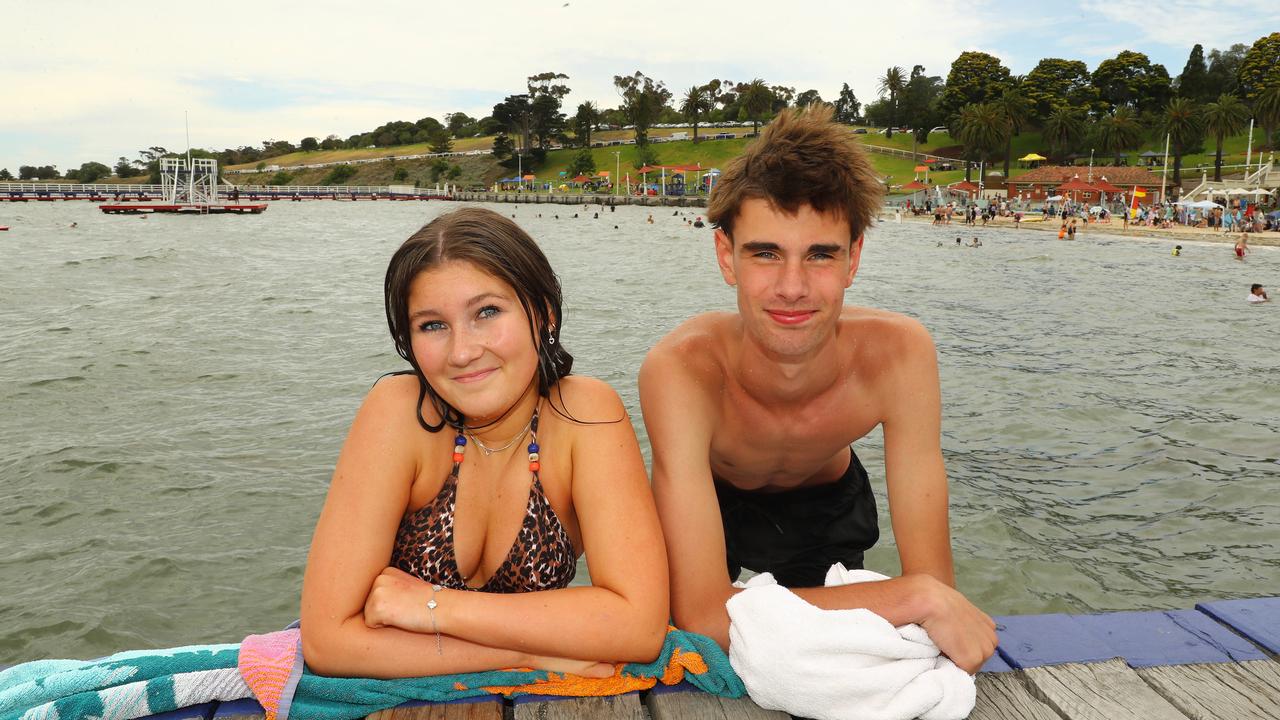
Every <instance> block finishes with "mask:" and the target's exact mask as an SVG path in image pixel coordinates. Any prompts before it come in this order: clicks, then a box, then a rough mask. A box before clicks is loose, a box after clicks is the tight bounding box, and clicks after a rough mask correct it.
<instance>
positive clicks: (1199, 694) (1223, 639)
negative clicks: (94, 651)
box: [150, 597, 1280, 720]
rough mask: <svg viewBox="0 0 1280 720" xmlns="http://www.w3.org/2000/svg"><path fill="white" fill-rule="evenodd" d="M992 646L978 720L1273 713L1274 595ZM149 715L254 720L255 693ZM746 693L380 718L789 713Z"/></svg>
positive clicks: (1276, 670)
mask: <svg viewBox="0 0 1280 720" xmlns="http://www.w3.org/2000/svg"><path fill="white" fill-rule="evenodd" d="M996 622H997V631H998V633H999V638H1000V646H999V648H998V652H997V654H996V655H995V656H993V657H992V658H991V659H990V660H989V661H988V662H987V664H986V665H985V666H984V667H983V668H982V671H981V672H980V673H979V674H978V676H977V703H976V705H975V707H974V710H973V713H972V714H971V715H970V716H969V717H970V718H972V719H974V720H1013V719H1014V718H1019V719H1026V720H1095V719H1096V720H1103V719H1105V720H1130V719H1131V720H1163V719H1168V720H1199V719H1201V718H1242V719H1255V718H1256V719H1258V720H1262V719H1263V718H1277V717H1280V660H1278V659H1277V655H1280V597H1264V598H1255V599H1245V600H1220V601H1211V602H1203V603H1199V604H1197V605H1196V606H1195V608H1194V609H1188V610H1157V611H1138V612H1111V613H1102V614H1092V615H1066V614H1049V615H1014V616H1000V617H997V618H996ZM150 717H151V718H152V719H153V720H261V719H263V718H265V713H264V711H263V709H262V706H261V705H259V704H258V703H257V702H256V701H254V700H236V701H232V702H224V703H207V704H204V705H196V706H192V707H188V708H183V709H181V710H177V711H173V712H168V713H162V714H159V715H152V716H150ZM789 717H790V716H788V715H787V714H786V713H782V712H778V711H773V710H764V709H762V708H760V707H759V706H757V705H756V704H755V703H753V702H751V701H750V700H749V699H747V698H741V699H728V698H721V697H717V696H715V695H710V694H707V693H703V692H701V691H698V690H696V689H695V688H693V687H692V686H691V685H688V684H687V683H684V684H681V685H675V686H671V687H666V686H663V685H661V684H659V685H658V686H657V687H656V688H654V689H653V690H650V691H647V692H643V693H630V694H626V695H619V696H615V697H592V698H559V697H547V696H537V695H524V696H518V697H516V698H514V699H510V700H504V699H503V698H502V697H499V696H492V697H488V696H486V697H480V698H470V699H467V700H463V701H456V702H451V703H409V704H405V705H401V706H399V707H395V708H391V709H388V710H383V711H381V712H378V713H374V714H372V715H369V716H368V718H373V719H376V720H427V719H428V718H430V719H431V720H503V719H504V718H507V719H508V720H510V719H511V718H514V719H515V720H535V719H536V720H577V719H579V718H593V719H594V718H600V719H603V720H646V718H652V720H678V719H685V718H688V719H690V720H788V718H789Z"/></svg>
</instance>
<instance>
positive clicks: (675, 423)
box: [640, 107, 996, 672]
mask: <svg viewBox="0 0 1280 720" xmlns="http://www.w3.org/2000/svg"><path fill="white" fill-rule="evenodd" d="M882 193H883V189H882V186H881V184H880V182H879V180H878V179H877V178H876V175H875V173H874V172H873V171H872V169H871V166H870V164H869V163H868V162H867V160H866V158H865V156H864V155H863V154H862V152H861V151H860V150H859V149H858V148H857V146H856V144H855V143H854V142H853V139H852V137H851V135H850V134H849V132H848V130H847V128H844V127H841V126H840V125H837V124H835V123H833V122H832V121H831V109H830V107H821V108H811V109H809V110H807V111H804V112H784V113H783V114H782V115H780V116H779V117H778V118H777V119H775V120H774V121H773V122H772V123H771V124H770V125H769V126H768V128H766V130H765V131H764V133H763V134H762V136H761V137H760V139H759V140H758V141H756V143H755V144H754V145H752V146H751V147H750V148H748V150H747V151H746V153H745V154H744V155H743V156H741V157H739V158H738V159H736V160H735V161H733V163H731V164H730V166H729V167H728V168H727V169H726V170H725V173H724V174H723V175H722V176H721V179H720V182H719V183H718V184H717V185H716V189H715V192H714V193H713V196H712V198H711V204H710V207H709V208H708V217H709V219H710V220H711V221H712V222H713V223H714V224H715V226H716V227H717V230H716V232H715V248H716V256H717V259H718V261H719V265H720V271H721V273H722V274H723V276H724V279H725V282H727V283H728V284H729V285H731V286H733V287H735V288H736V289H737V296H738V312H736V313H706V314H703V315H699V316H697V317H694V318H692V319H690V320H688V321H686V322H685V323H684V324H682V325H681V326H680V327H678V328H676V330H674V331H673V332H672V333H671V334H670V335H668V336H667V337H666V338H664V339H663V340H662V341H660V342H659V343H658V344H657V345H656V346H654V348H653V350H651V351H650V353H649V355H648V357H647V358H646V359H645V362H644V365H643V366H642V367H641V370H640V401H641V407H642V409H643V411H644V420H645V425H646V427H647V428H648V431H649V438H650V441H651V443H652V446H653V488H654V493H655V495H656V497H657V501H658V511H659V514H660V517H661V519H662V525H663V532H664V535H665V537H666V542H667V551H668V554H669V556H670V564H671V571H672V577H671V593H672V596H671V600H672V610H673V613H674V616H675V620H676V623H677V624H678V625H679V626H681V627H683V628H685V629H688V630H692V631H695V632H700V633H704V634H706V635H709V636H711V637H713V638H715V639H716V640H717V641H718V642H719V643H720V645H721V646H722V647H725V648H727V647H728V642H729V641H728V637H729V617H728V613H727V611H726V610H725V602H726V601H727V600H728V599H729V598H730V597H732V596H733V595H734V594H735V593H736V592H739V590H736V589H735V588H734V587H733V586H732V584H731V583H732V581H733V580H734V579H736V577H737V574H738V570H739V567H740V566H741V567H747V568H749V569H752V570H756V571H760V572H765V571H767V572H771V573H773V574H774V576H775V577H776V578H777V580H778V581H779V582H780V583H781V584H783V585H785V586H787V587H790V588H792V589H793V590H794V592H796V594H797V595H799V596H800V597H802V598H804V599H805V600H807V601H808V602H810V603H812V604H814V605H816V606H818V607H821V608H828V609H847V608H867V609H870V610H872V611H873V612H875V613H877V614H879V615H881V616H883V617H884V618H885V619H887V620H889V621H890V622H892V623H893V624H895V625H902V624H905V623H910V622H916V623H920V624H921V625H923V626H924V628H925V629H926V630H927V631H928V632H929V634H930V636H931V637H932V638H933V640H934V641H935V642H936V643H937V644H938V646H939V648H940V649H941V650H942V651H943V652H944V653H946V654H947V655H948V656H950V657H951V659H952V660H954V661H955V662H956V663H957V664H958V665H959V666H960V667H962V668H964V669H965V670H968V671H969V672H974V671H976V670H977V669H978V668H979V667H980V666H981V665H982V662H983V661H984V660H985V659H986V658H987V657H989V656H990V655H991V654H992V652H993V651H994V649H995V644H996V635H995V630H994V627H995V626H994V623H993V622H992V620H991V618H990V617H988V616H987V615H986V614H984V613H983V612H982V611H980V610H979V609H978V608H976V607H974V605H973V604H972V603H970V602H969V601H968V600H966V599H965V598H964V596H962V595H961V594H960V593H958V592H957V591H956V590H955V589H954V585H955V578H954V573H953V569H952V561H951V539H950V535H949V528H948V521H947V477H946V471H945V469H944V467H943V462H942V451H941V447H940V440H939V434H940V426H941V400H940V393H939V389H938V368H937V359H936V355H935V351H934V347H933V341H932V339H931V338H930V337H929V333H928V332H927V331H926V330H925V329H924V327H922V326H921V325H920V324H919V323H918V322H916V321H915V320H912V319H911V318H908V317H905V316H903V315H899V314H897V313H892V312H886V311H883V310H875V309H871V308H862V307H845V305H844V291H845V288H847V287H849V285H850V283H852V281H853V277H854V274H855V273H856V272H857V270H858V262H859V259H860V257H861V253H862V235H863V232H864V230H865V229H866V228H867V226H868V225H869V224H870V223H871V220H872V218H873V217H875V215H876V213H877V212H878V211H879V210H880V205H881V198H882ZM877 425H881V426H883V428H884V445H885V471H886V481H887V482H886V485H887V487H888V498H889V509H890V513H891V517H892V518H893V529H894V537H895V539H896V541H897V545H898V554H899V556H900V557H901V559H902V569H903V575H902V576H901V577H897V578H893V579H891V580H886V581H883V582H878V583H862V584H857V585H849V586H844V587H832V588H824V587H821V585H822V584H823V579H824V576H825V573H826V570H827V568H828V567H829V566H830V565H831V564H833V563H835V562H843V563H844V564H845V566H846V567H849V568H856V567H861V566H862V553H863V551H864V550H866V549H867V548H869V547H871V546H872V545H873V544H874V543H875V541H876V540H877V538H878V536H879V529H878V526H877V516H876V509H875V500H874V497H873V495H872V492H871V487H870V484H869V481H868V478H867V474H866V471H865V470H864V469H863V467H862V465H861V463H860V462H859V461H858V458H857V456H856V455H854V453H853V450H852V449H851V447H850V444H851V443H853V441H855V440H857V439H859V438H861V437H863V436H865V435H866V434H867V433H869V432H871V430H872V429H873V428H875V427H876V426H877Z"/></svg>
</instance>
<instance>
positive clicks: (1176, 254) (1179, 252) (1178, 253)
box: [1173, 245, 1182, 257]
mask: <svg viewBox="0 0 1280 720" xmlns="http://www.w3.org/2000/svg"><path fill="white" fill-rule="evenodd" d="M1181 255H1182V246H1181V245H1174V246H1173V256H1174V257H1181Z"/></svg>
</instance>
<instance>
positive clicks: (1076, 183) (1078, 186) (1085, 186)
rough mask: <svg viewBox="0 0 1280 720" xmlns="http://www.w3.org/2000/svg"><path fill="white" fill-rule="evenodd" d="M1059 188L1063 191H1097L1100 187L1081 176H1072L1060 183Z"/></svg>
mask: <svg viewBox="0 0 1280 720" xmlns="http://www.w3.org/2000/svg"><path fill="white" fill-rule="evenodd" d="M1058 190H1060V191H1062V192H1075V191H1077V190H1085V191H1088V190H1092V191H1094V192H1097V190H1098V188H1096V187H1094V186H1092V185H1090V184H1089V183H1087V182H1085V181H1083V180H1081V179H1080V178H1071V180H1069V181H1067V182H1064V183H1062V184H1061V185H1059V186H1058Z"/></svg>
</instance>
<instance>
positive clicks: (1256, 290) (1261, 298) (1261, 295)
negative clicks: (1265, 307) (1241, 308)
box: [1249, 283, 1271, 303]
mask: <svg viewBox="0 0 1280 720" xmlns="http://www.w3.org/2000/svg"><path fill="white" fill-rule="evenodd" d="M1249 302H1251V303H1264V302H1271V298H1269V297H1267V291H1266V290H1263V289H1262V286H1261V285H1259V284H1258V283H1254V284H1252V285H1250V286H1249Z"/></svg>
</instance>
